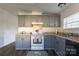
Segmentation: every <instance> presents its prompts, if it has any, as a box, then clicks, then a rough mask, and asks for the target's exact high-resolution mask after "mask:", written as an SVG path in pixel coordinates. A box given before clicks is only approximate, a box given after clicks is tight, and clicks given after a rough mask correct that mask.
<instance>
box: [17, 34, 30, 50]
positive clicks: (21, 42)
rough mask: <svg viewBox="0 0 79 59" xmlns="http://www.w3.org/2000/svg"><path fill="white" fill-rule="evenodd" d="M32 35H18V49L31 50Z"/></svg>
mask: <svg viewBox="0 0 79 59" xmlns="http://www.w3.org/2000/svg"><path fill="white" fill-rule="evenodd" d="M30 46H31V43H30V35H17V36H16V50H30V48H31V47H30Z"/></svg>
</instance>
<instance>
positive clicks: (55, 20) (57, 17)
mask: <svg viewBox="0 0 79 59" xmlns="http://www.w3.org/2000/svg"><path fill="white" fill-rule="evenodd" d="M54 23H55V24H54V25H55V27H59V26H60V16H59V15H54Z"/></svg>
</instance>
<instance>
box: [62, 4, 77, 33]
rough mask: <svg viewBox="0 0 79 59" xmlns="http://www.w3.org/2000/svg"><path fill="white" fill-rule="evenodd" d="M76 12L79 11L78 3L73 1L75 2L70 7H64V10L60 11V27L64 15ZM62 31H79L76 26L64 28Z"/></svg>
mask: <svg viewBox="0 0 79 59" xmlns="http://www.w3.org/2000/svg"><path fill="white" fill-rule="evenodd" d="M76 12H79V3H75V4H73V5H71V6H70V7H68V8H67V9H65V10H64V11H62V12H61V20H62V28H63V19H64V17H67V16H69V15H72V14H74V13H76ZM64 32H70V33H79V29H78V28H75V29H65V30H64Z"/></svg>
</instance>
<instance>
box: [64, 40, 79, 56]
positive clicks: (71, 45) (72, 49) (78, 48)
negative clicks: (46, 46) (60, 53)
mask: <svg viewBox="0 0 79 59" xmlns="http://www.w3.org/2000/svg"><path fill="white" fill-rule="evenodd" d="M65 49H66V56H70V55H71V56H77V55H78V56H79V43H77V42H73V41H70V40H66V48H65Z"/></svg>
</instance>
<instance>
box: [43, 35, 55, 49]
mask: <svg viewBox="0 0 79 59" xmlns="http://www.w3.org/2000/svg"><path fill="white" fill-rule="evenodd" d="M54 40H55V39H54V37H53V35H45V36H44V49H45V50H48V49H54Z"/></svg>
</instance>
